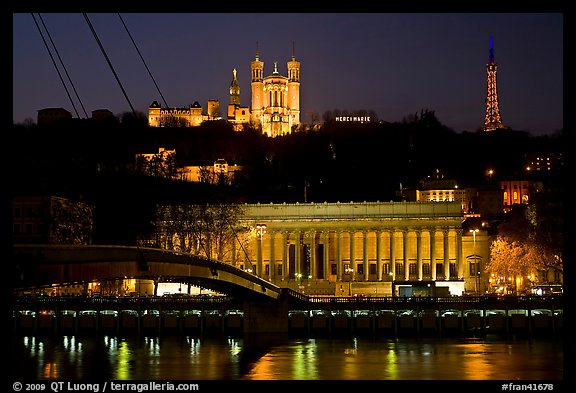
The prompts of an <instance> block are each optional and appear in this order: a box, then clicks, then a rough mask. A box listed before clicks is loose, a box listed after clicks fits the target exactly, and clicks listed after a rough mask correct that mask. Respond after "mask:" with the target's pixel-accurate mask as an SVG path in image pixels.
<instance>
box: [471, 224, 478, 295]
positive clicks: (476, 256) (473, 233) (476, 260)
mask: <svg viewBox="0 0 576 393" xmlns="http://www.w3.org/2000/svg"><path fill="white" fill-rule="evenodd" d="M470 232H471V233H472V236H473V237H474V262H475V265H476V277H475V279H474V284H475V286H476V295H479V294H480V258H478V255H476V234H477V233H478V232H480V230H479V229H478V228H475V229H470Z"/></svg>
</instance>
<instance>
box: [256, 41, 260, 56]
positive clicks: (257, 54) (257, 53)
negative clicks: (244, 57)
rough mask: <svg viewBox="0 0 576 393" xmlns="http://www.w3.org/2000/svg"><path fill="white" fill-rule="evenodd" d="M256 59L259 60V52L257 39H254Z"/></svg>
mask: <svg viewBox="0 0 576 393" xmlns="http://www.w3.org/2000/svg"><path fill="white" fill-rule="evenodd" d="M256 60H260V53H259V52H258V41H256Z"/></svg>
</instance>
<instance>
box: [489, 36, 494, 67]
mask: <svg viewBox="0 0 576 393" xmlns="http://www.w3.org/2000/svg"><path fill="white" fill-rule="evenodd" d="M488 62H489V63H494V62H495V61H494V40H493V39H492V36H490V57H489V59H488Z"/></svg>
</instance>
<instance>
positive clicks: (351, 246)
mask: <svg viewBox="0 0 576 393" xmlns="http://www.w3.org/2000/svg"><path fill="white" fill-rule="evenodd" d="M355 233H356V231H354V230H353V229H352V230H351V231H350V269H352V274H351V275H350V278H351V280H352V281H354V279H355V278H356V263H355V262H356V259H355V258H354V234H355Z"/></svg>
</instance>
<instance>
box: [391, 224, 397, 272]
mask: <svg viewBox="0 0 576 393" xmlns="http://www.w3.org/2000/svg"><path fill="white" fill-rule="evenodd" d="M394 233H395V230H394V229H390V271H391V272H392V280H394V281H395V280H396V250H395V249H394V243H395V241H394Z"/></svg>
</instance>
